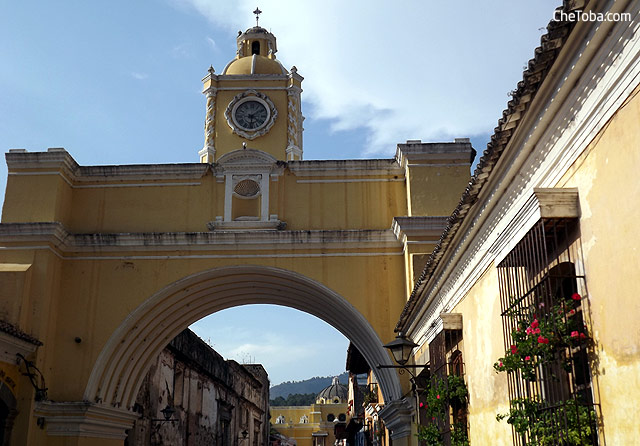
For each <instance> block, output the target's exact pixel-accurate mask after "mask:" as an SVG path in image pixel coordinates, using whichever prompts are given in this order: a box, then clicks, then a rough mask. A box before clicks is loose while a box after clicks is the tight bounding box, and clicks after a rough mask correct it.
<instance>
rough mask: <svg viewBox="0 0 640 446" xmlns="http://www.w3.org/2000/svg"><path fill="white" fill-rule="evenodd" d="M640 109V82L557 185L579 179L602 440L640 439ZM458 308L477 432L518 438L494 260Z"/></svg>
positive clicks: (486, 439)
mask: <svg viewBox="0 0 640 446" xmlns="http://www.w3.org/2000/svg"><path fill="white" fill-rule="evenodd" d="M638 116H640V88H638V89H637V90H636V91H635V93H634V94H632V95H631V98H630V99H629V100H628V101H627V102H626V103H625V105H624V106H623V107H621V109H620V110H619V111H618V112H617V113H616V114H615V115H614V117H613V118H612V119H611V120H610V122H609V123H608V124H607V125H606V126H605V128H604V129H603V130H602V131H601V132H600V133H599V134H598V135H597V136H596V137H595V138H594V139H593V141H592V142H591V143H590V144H589V146H588V148H587V149H586V150H585V151H584V153H583V154H582V156H581V157H580V158H579V159H578V160H577V161H576V162H575V163H574V165H573V166H572V167H571V168H570V169H569V170H568V171H567V173H566V174H565V176H564V177H563V178H562V179H561V180H560V181H559V182H558V184H557V185H556V186H555V187H557V188H574V187H575V188H578V193H579V198H580V208H581V217H580V233H581V234H580V235H581V245H582V251H583V260H584V265H585V274H586V283H587V289H588V300H586V301H585V305H586V307H585V308H586V311H587V315H588V316H587V317H588V319H590V321H591V329H592V335H593V338H594V340H595V353H596V355H597V360H596V361H593V362H592V366H593V370H592V379H593V386H594V394H595V396H596V397H595V399H596V403H600V405H601V414H602V419H601V420H602V422H603V428H604V434H605V435H604V437H603V436H602V433H601V440H602V438H604V439H606V443H607V444H612V445H632V444H637V440H638V438H640V425H638V423H637V422H636V413H637V402H638V401H639V400H640V329H639V328H638V315H640V303H639V301H638V287H637V286H636V285H635V282H634V280H635V278H637V277H640V255H639V254H640V253H639V252H638V251H639V249H640V248H638V246H637V243H635V240H636V239H637V238H638V234H640V223H639V218H638V216H639V215H640V214H639V211H640V181H638V180H637V176H638V172H637V166H640V151H639V150H638V145H637V142H638V141H640V127H639V126H638V121H637V119H638ZM612 277H616V278H617V279H615V280H612V279H611V278H612ZM621 278H624V280H621ZM451 312H452V313H461V314H462V316H463V338H464V350H465V351H464V361H465V373H466V374H465V379H466V383H467V386H468V388H469V426H470V429H469V438H470V442H471V444H475V445H489V444H490V445H505V446H506V445H511V444H513V439H512V434H511V426H510V425H509V424H507V423H506V421H504V420H503V421H501V422H498V421H496V414H498V413H507V412H508V410H509V407H508V389H507V382H506V375H505V374H504V373H502V374H497V373H496V372H495V371H494V369H493V364H494V363H495V362H496V361H497V360H498V358H499V357H502V356H504V354H505V348H504V344H503V333H502V320H501V317H500V312H501V309H500V300H499V287H498V280H497V272H496V268H495V265H493V264H492V265H491V266H490V267H489V268H488V269H487V270H485V272H484V274H483V275H482V276H481V277H480V278H479V279H478V280H477V281H476V282H475V283H474V285H473V286H472V288H471V289H470V290H469V292H468V293H467V294H466V295H465V297H464V298H463V299H462V300H461V302H460V303H458V304H457V305H456V306H455V308H453V309H451Z"/></svg>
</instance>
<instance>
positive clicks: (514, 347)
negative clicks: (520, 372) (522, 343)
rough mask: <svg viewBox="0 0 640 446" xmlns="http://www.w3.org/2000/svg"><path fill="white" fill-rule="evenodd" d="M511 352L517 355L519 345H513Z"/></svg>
mask: <svg viewBox="0 0 640 446" xmlns="http://www.w3.org/2000/svg"><path fill="white" fill-rule="evenodd" d="M511 353H512V354H514V355H515V354H516V353H518V347H516V346H515V345H512V346H511Z"/></svg>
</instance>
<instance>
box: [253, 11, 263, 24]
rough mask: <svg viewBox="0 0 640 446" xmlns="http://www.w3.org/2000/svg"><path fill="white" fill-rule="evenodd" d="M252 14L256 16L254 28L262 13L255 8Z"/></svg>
mask: <svg viewBox="0 0 640 446" xmlns="http://www.w3.org/2000/svg"><path fill="white" fill-rule="evenodd" d="M253 13H254V14H255V15H256V26H258V20H260V14H262V11H260V8H258V7H257V6H256V10H255V11H253Z"/></svg>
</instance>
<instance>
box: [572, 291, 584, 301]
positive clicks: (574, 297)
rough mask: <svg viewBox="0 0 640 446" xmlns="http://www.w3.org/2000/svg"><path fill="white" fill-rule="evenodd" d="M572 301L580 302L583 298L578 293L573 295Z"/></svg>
mask: <svg viewBox="0 0 640 446" xmlns="http://www.w3.org/2000/svg"><path fill="white" fill-rule="evenodd" d="M571 299H573V300H580V299H582V296H580V295H579V294H578V293H573V294H572V295H571Z"/></svg>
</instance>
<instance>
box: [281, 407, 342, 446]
mask: <svg viewBox="0 0 640 446" xmlns="http://www.w3.org/2000/svg"><path fill="white" fill-rule="evenodd" d="M270 411H271V423H272V424H273V427H274V428H275V429H276V430H277V431H278V432H280V433H281V434H283V435H285V436H287V437H289V438H292V439H294V440H296V443H297V445H298V446H312V445H313V436H312V434H313V433H314V432H326V433H327V434H328V435H327V436H326V437H325V441H324V444H325V446H332V445H333V444H334V442H335V435H334V431H333V429H334V423H332V422H328V421H327V416H328V415H329V414H333V415H334V416H335V417H336V419H337V418H338V415H340V414H346V413H347V405H346V404H344V403H340V404H311V405H310V406H281V407H271V408H270ZM280 415H282V416H284V418H285V420H286V422H285V423H284V424H274V423H275V420H276V418H278V417H279V416H280ZM303 415H306V416H307V417H309V423H300V422H299V421H300V418H301V417H302V416H303ZM347 421H348V420H347Z"/></svg>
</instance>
